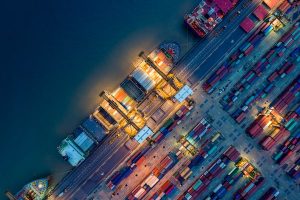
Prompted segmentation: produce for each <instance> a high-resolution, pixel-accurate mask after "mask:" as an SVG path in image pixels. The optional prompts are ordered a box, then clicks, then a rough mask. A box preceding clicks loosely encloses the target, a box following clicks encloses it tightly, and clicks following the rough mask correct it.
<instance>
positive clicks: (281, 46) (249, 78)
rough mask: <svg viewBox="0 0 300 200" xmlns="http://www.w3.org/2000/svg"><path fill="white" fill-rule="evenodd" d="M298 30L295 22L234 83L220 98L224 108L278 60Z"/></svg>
mask: <svg viewBox="0 0 300 200" xmlns="http://www.w3.org/2000/svg"><path fill="white" fill-rule="evenodd" d="M298 32H300V28H299V24H296V25H295V26H293V27H292V28H291V30H290V31H289V32H287V33H286V34H285V35H284V36H283V37H282V38H281V39H280V40H279V41H278V42H277V43H276V44H275V45H274V46H273V47H272V48H271V49H270V50H269V51H268V52H267V53H266V54H265V55H264V56H263V58H262V59H261V60H260V61H258V62H257V63H256V64H255V65H254V66H253V67H252V68H251V69H250V70H249V71H248V72H247V73H246V74H245V75H244V76H243V77H242V78H241V79H240V80H239V81H238V82H237V83H236V84H235V86H234V87H233V89H232V90H231V91H230V92H229V93H228V94H227V95H225V96H224V97H223V98H222V101H221V104H222V105H223V109H224V110H229V109H230V108H231V107H232V106H233V104H234V103H235V102H236V101H237V100H238V98H239V96H240V95H241V94H242V92H244V91H247V90H249V88H250V87H251V86H253V84H254V82H255V81H256V80H258V79H259V76H261V75H262V73H263V72H265V71H266V69H267V68H269V67H271V66H272V65H273V64H274V63H275V62H276V61H278V59H279V57H280V56H283V54H284V52H286V50H287V49H288V48H289V47H290V41H294V40H295V37H294V35H293V34H294V33H298ZM287 36H290V37H287ZM288 38H289V39H288ZM298 39H299V38H298Z"/></svg>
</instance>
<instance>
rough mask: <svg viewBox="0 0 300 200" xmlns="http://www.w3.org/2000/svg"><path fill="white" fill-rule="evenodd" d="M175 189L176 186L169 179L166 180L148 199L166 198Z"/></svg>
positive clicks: (158, 199)
mask: <svg viewBox="0 0 300 200" xmlns="http://www.w3.org/2000/svg"><path fill="white" fill-rule="evenodd" d="M175 190H176V186H175V185H174V184H173V183H171V182H170V181H166V182H165V183H164V184H163V185H162V186H161V187H160V188H159V190H158V191H157V192H156V193H155V194H154V195H153V196H152V197H151V198H150V199H149V200H160V199H166V198H168V197H170V196H172V195H173V193H174V191H175Z"/></svg>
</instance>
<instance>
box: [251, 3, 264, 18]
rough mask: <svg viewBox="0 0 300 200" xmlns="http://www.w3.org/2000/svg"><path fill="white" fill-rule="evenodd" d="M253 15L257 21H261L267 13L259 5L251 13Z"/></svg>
mask: <svg viewBox="0 0 300 200" xmlns="http://www.w3.org/2000/svg"><path fill="white" fill-rule="evenodd" d="M253 14H254V15H255V16H256V17H257V18H258V19H259V20H263V19H264V18H265V17H266V16H267V15H268V11H267V10H266V9H265V8H264V6H263V5H259V6H258V7H257V8H256V9H255V10H254V12H253Z"/></svg>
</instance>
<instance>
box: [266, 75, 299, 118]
mask: <svg viewBox="0 0 300 200" xmlns="http://www.w3.org/2000/svg"><path fill="white" fill-rule="evenodd" d="M299 91H300V76H298V77H297V78H296V79H295V80H294V81H293V82H292V83H291V84H290V85H288V86H287V87H286V88H285V89H284V91H283V92H282V93H281V94H280V95H279V96H278V97H277V98H276V99H275V100H274V101H273V102H272V103H271V106H272V107H274V109H275V110H276V111H277V112H279V113H281V114H283V113H284V112H285V110H286V108H287V107H288V105H289V104H290V103H291V102H292V101H293V100H294V99H295V97H296V96H297V95H298V94H299Z"/></svg>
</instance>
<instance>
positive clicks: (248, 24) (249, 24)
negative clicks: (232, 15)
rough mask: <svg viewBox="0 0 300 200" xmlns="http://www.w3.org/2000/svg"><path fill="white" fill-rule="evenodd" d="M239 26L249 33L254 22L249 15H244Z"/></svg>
mask: <svg viewBox="0 0 300 200" xmlns="http://www.w3.org/2000/svg"><path fill="white" fill-rule="evenodd" d="M240 26H241V28H242V29H243V30H244V31H246V32H247V33H249V32H250V31H251V30H252V29H253V28H254V26H255V24H254V22H253V21H252V20H251V19H250V18H249V17H246V18H245V19H244V21H242V23H241V24H240Z"/></svg>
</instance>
